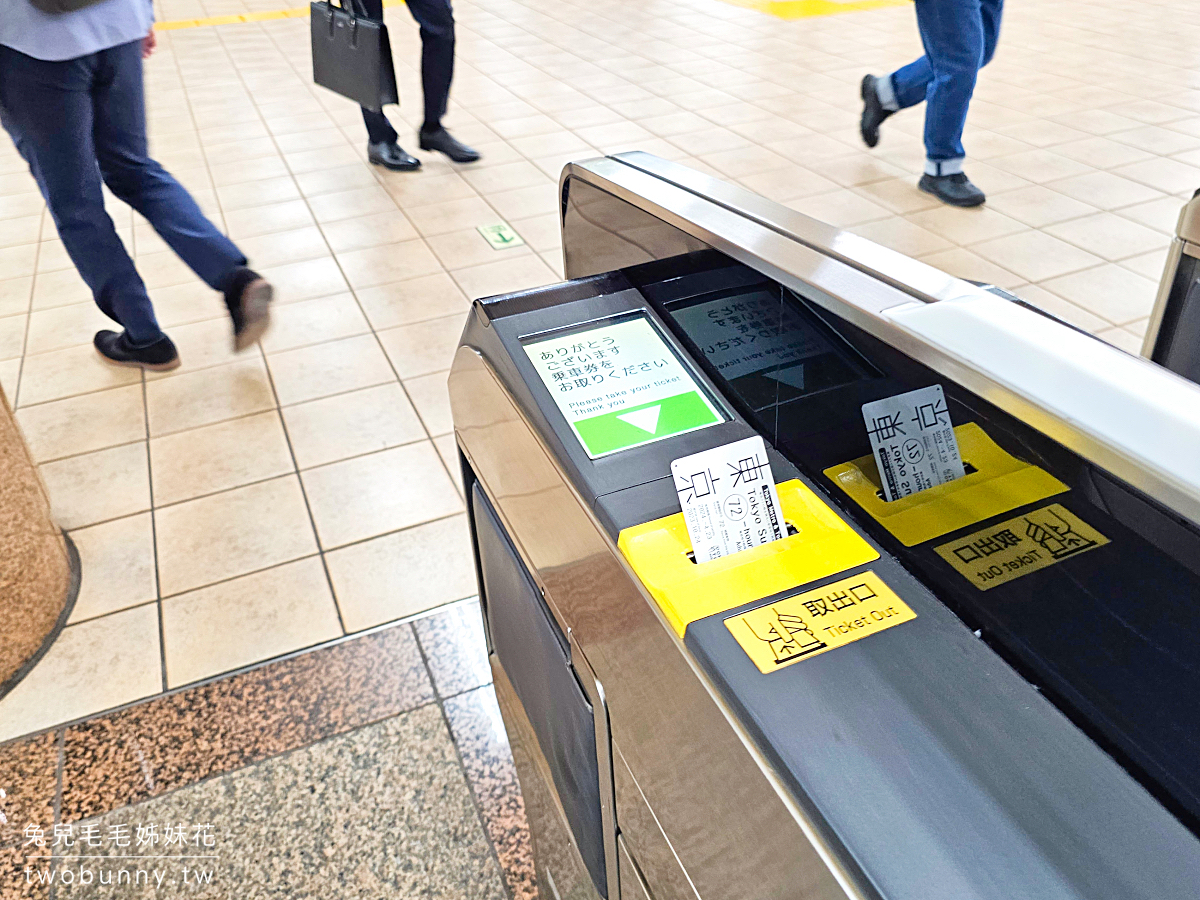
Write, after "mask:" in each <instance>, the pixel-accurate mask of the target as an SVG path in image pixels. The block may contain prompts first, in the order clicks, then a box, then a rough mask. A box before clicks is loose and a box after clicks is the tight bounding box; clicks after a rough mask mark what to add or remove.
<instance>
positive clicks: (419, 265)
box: [337, 201, 484, 290]
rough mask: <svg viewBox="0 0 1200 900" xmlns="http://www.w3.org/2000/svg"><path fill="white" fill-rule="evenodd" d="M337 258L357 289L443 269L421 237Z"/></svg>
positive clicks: (340, 254) (346, 253)
mask: <svg viewBox="0 0 1200 900" xmlns="http://www.w3.org/2000/svg"><path fill="white" fill-rule="evenodd" d="M480 202H482V201H480ZM481 224H484V223H481ZM337 259H338V262H339V263H340V265H341V267H342V269H343V271H345V273H346V277H347V278H348V279H349V280H350V285H351V286H352V287H353V288H354V289H355V290H357V289H359V288H365V287H373V286H375V285H377V284H391V283H392V282H393V281H405V280H407V279H409V278H418V277H420V276H422V275H432V274H434V273H435V272H438V271H440V270H441V266H440V265H439V264H438V261H437V257H436V256H434V255H433V253H432V251H430V249H429V247H428V246H427V245H426V244H425V242H424V241H419V240H418V241H406V242H404V243H402V244H393V245H391V246H389V247H370V248H368V249H365V250H350V251H346V252H344V253H339V254H338V255H337Z"/></svg>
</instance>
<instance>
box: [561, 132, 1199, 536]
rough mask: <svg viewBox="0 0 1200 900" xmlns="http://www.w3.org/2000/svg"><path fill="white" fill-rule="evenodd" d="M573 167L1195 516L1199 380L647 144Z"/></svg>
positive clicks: (569, 170)
mask: <svg viewBox="0 0 1200 900" xmlns="http://www.w3.org/2000/svg"><path fill="white" fill-rule="evenodd" d="M571 178H579V179H581V180H583V181H584V182H586V183H589V184H592V185H594V186H595V187H597V188H599V189H601V190H604V191H607V192H608V193H610V194H613V195H615V196H617V197H619V198H620V199H622V200H625V201H627V202H628V203H631V204H632V205H634V206H635V207H638V208H640V209H643V210H645V211H646V212H648V213H650V214H651V215H653V216H655V217H657V218H659V219H661V220H663V221H665V222H667V223H668V224H670V225H672V226H674V227H675V228H677V229H679V230H681V231H683V232H685V233H687V234H690V235H691V236H692V237H694V238H696V239H697V240H700V241H703V242H704V243H706V244H707V245H709V246H710V247H713V248H714V249H716V250H719V251H721V252H722V253H725V254H726V255H727V256H729V257H731V258H733V259H736V260H738V261H739V262H742V263H745V264H746V265H749V266H751V267H752V268H755V269H757V270H759V271H761V272H763V273H764V274H766V275H768V276H769V277H771V278H773V279H775V280H776V281H778V282H780V283H781V284H783V285H785V286H787V287H790V288H792V289H794V290H797V291H799V292H801V293H803V294H804V295H805V296H806V297H808V298H809V299H811V300H812V301H814V302H816V303H818V304H820V305H822V306H824V307H826V308H827V309H829V310H830V311H831V312H833V313H834V314H836V315H838V316H840V317H842V318H844V319H846V320H848V321H850V322H851V323H853V324H855V325H857V326H859V327H861V328H863V329H864V330H866V331H867V332H868V333H870V334H872V335H874V336H875V337H877V338H879V339H880V340H883V341H885V342H886V343H888V344H890V345H892V346H895V347H897V348H898V349H900V350H902V351H903V352H905V353H907V354H908V355H909V356H911V357H913V358H914V359H916V360H918V361H920V362H921V363H923V364H925V365H926V366H928V367H930V368H931V369H933V370H934V371H936V372H939V373H941V374H942V375H945V376H946V377H949V378H953V379H955V380H956V381H958V382H959V383H961V384H962V385H964V386H965V387H966V388H968V389H969V390H971V391H974V392H975V393H977V394H979V395H980V396H981V397H983V398H985V399H986V400H988V401H990V402H991V403H994V404H995V405H996V406H998V407H1000V408H1001V409H1003V410H1005V411H1006V412H1008V413H1010V414H1012V415H1014V416H1016V417H1017V418H1019V419H1021V420H1022V421H1025V422H1027V423H1028V424H1029V425H1031V426H1032V427H1034V428H1036V429H1037V430H1039V431H1041V432H1042V433H1044V434H1045V435H1047V436H1048V437H1050V438H1052V439H1054V440H1056V441H1058V442H1059V443H1060V444H1062V445H1063V446H1065V447H1068V448H1069V449H1071V450H1072V451H1074V452H1075V453H1077V454H1078V455H1079V456H1081V457H1082V458H1084V459H1086V460H1088V461H1090V462H1092V463H1094V464H1096V465H1097V466H1099V467H1100V468H1102V469H1104V470H1106V471H1108V472H1111V473H1112V474H1113V475H1115V476H1117V477H1118V478H1121V479H1123V480H1124V481H1126V482H1128V483H1129V484H1131V485H1133V486H1134V487H1136V488H1137V489H1138V490H1140V491H1142V492H1143V493H1145V494H1146V495H1148V496H1150V497H1152V498H1154V499H1155V500H1157V501H1158V502H1160V503H1161V504H1163V505H1164V506H1166V507H1167V508H1169V509H1172V510H1174V511H1175V512H1177V513H1179V514H1180V515H1182V516H1184V517H1185V518H1187V519H1189V520H1191V521H1192V522H1196V523H1200V386H1197V385H1194V384H1192V383H1191V382H1188V381H1186V380H1185V379H1182V378H1180V377H1178V376H1176V375H1174V374H1173V373H1171V372H1168V371H1167V370H1165V369H1163V368H1161V367H1159V366H1157V365H1155V364H1153V363H1150V362H1147V361H1146V360H1143V359H1141V358H1139V357H1135V356H1132V355H1130V354H1128V353H1125V352H1124V351H1122V350H1119V349H1117V348H1116V347H1113V346H1111V345H1109V344H1107V343H1105V342H1104V341H1101V340H1099V339H1097V338H1093V337H1090V336H1088V335H1084V334H1081V333H1079V332H1077V331H1075V330H1074V329H1072V328H1069V327H1068V326H1066V325H1063V324H1062V323H1060V322H1057V321H1055V320H1053V319H1050V318H1048V317H1045V316H1041V315H1038V314H1037V313H1034V312H1032V311H1030V310H1028V309H1024V308H1023V307H1021V306H1018V305H1017V304H1014V303H1011V302H1008V301H1006V300H1003V299H1001V298H999V297H996V296H995V295H993V294H990V293H989V292H987V291H984V290H982V289H980V288H977V287H975V286H974V285H971V284H969V283H968V282H965V281H961V280H959V279H957V278H953V277H952V276H949V275H946V274H945V273H942V272H939V271H938V270H936V269H934V268H932V267H931V266H927V265H925V264H924V263H921V262H918V261H916V260H913V259H910V258H908V257H906V256H903V255H902V254H899V253H895V252H894V251H891V250H888V249H887V248H884V247H881V246H879V245H877V244H874V243H872V242H871V241H868V240H865V239H863V238H860V237H858V236H857V235H853V234H849V233H848V232H844V231H840V230H838V229H836V228H832V227H830V226H828V225H824V224H822V223H820V222H818V221H816V220H815V219H812V218H810V217H808V216H805V215H803V214H801V213H797V212H795V211H793V210H791V209H788V208H787V207H784V206H781V205H780V204H777V203H774V202H772V201H770V200H767V199H765V198H763V197H760V196H758V195H757V194H754V193H752V192H750V191H748V190H745V189H744V188H740V187H736V186H734V185H731V184H727V183H725V182H722V181H719V180H717V179H714V178H711V177H709V176H707V175H704V174H702V173H700V172H697V171H695V170H693V169H688V168H686V167H684V166H681V165H678V164H676V163H670V162H667V161H665V160H661V159H658V158H657V157H654V156H651V155H649V154H646V153H626V154H621V155H619V156H615V157H604V158H599V159H594V160H589V161H585V162H579V163H571V164H569V165H568V166H567V167H566V169H564V171H563V175H562V182H563V183H564V185H565V183H566V182H567V181H568V180H569V179H571ZM564 196H565V195H564ZM574 274H575V273H572V272H570V271H568V272H567V275H568V277H574Z"/></svg>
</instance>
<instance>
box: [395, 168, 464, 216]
mask: <svg viewBox="0 0 1200 900" xmlns="http://www.w3.org/2000/svg"><path fill="white" fill-rule="evenodd" d="M390 175H391V177H387V178H385V179H384V187H386V188H387V192H388V193H389V194H390V195H391V196H392V198H393V200H392V203H393V205H399V207H400V208H401V209H402V210H404V211H405V212H410V211H412V210H413V209H415V208H417V207H418V206H431V205H440V204H443V203H450V202H453V201H457V200H478V199H479V194H478V193H476V191H475V189H474V188H473V187H471V185H470V184H468V183H467V182H466V181H465V180H464V179H463V178H462V177H461V176H459V175H458V174H457V173H455V172H449V173H445V174H442V175H435V174H432V173H425V172H422V173H403V172H395V173H390ZM410 218H411V217H410Z"/></svg>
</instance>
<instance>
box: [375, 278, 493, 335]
mask: <svg viewBox="0 0 1200 900" xmlns="http://www.w3.org/2000/svg"><path fill="white" fill-rule="evenodd" d="M356 296H357V297H358V302H359V303H360V304H361V306H362V308H363V310H364V312H366V315H367V318H368V319H369V320H370V322H371V325H372V326H373V327H375V328H376V329H380V330H382V329H385V328H394V327H395V326H397V325H411V324H413V323H415V322H423V321H427V320H429V319H438V318H442V317H445V316H447V315H459V316H462V315H465V314H466V312H467V310H468V309H470V306H471V302H470V301H469V300H468V299H467V298H466V295H465V294H463V292H462V290H461V289H460V288H459V286H458V285H457V284H455V283H454V280H453V279H452V278H451V277H450V276H449V275H447V274H446V273H445V272H438V273H437V274H434V275H426V276H423V277H421V278H413V279H410V280H408V281H398V282H396V283H394V284H383V285H378V286H376V287H370V288H363V289H361V290H359V291H356Z"/></svg>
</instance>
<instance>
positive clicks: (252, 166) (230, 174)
mask: <svg viewBox="0 0 1200 900" xmlns="http://www.w3.org/2000/svg"><path fill="white" fill-rule="evenodd" d="M287 175H288V167H287V165H286V164H285V163H284V161H283V159H282V158H281V157H279V156H260V157H257V158H255V159H244V160H242V161H241V162H239V163H238V164H237V165H236V166H217V167H215V168H213V169H212V178H213V183H214V184H215V185H216V186H217V187H218V188H221V187H228V186H233V185H239V184H243V183H245V182H248V181H267V180H269V179H272V178H286V177H287Z"/></svg>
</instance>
